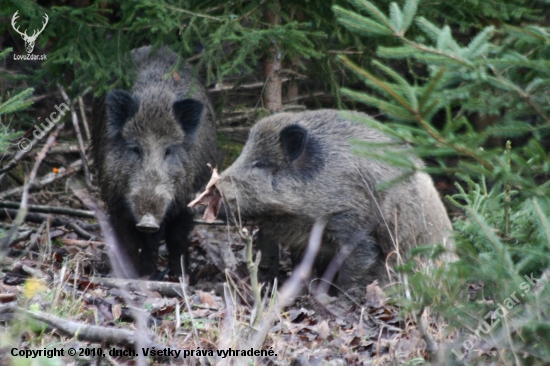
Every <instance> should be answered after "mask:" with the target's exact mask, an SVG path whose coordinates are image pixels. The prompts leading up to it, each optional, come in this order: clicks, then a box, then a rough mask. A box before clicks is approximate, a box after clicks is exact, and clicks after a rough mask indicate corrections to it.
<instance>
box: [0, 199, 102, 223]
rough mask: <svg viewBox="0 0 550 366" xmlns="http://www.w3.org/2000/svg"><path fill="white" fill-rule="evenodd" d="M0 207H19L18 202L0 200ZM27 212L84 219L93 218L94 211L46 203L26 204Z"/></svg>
mask: <svg viewBox="0 0 550 366" xmlns="http://www.w3.org/2000/svg"><path fill="white" fill-rule="evenodd" d="M0 207H5V208H15V209H18V208H19V202H13V201H0ZM27 209H28V210H29V212H40V213H47V214H58V215H68V216H75V217H83V218H86V219H95V216H94V213H93V212H92V211H87V210H78V209H72V208H65V207H55V206H46V205H27Z"/></svg>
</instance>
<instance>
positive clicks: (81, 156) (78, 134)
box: [58, 85, 91, 187]
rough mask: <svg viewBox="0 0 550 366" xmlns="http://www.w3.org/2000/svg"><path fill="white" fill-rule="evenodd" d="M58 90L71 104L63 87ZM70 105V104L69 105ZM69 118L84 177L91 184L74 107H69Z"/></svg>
mask: <svg viewBox="0 0 550 366" xmlns="http://www.w3.org/2000/svg"><path fill="white" fill-rule="evenodd" d="M58 87H59V92H60V93H61V96H62V97H63V99H64V100H65V103H67V104H69V105H71V100H70V99H69V96H68V95H67V93H65V89H63V87H62V86H60V85H58ZM71 107H72V105H71ZM70 112H71V119H72V121H73V127H74V132H75V134H76V138H77V140H78V146H79V147H80V159H81V160H82V167H83V169H84V178H85V179H86V184H87V185H88V187H89V186H91V182H90V171H89V170H88V159H87V158H86V150H85V148H84V141H83V140H82V134H81V133H80V127H79V126H78V116H77V114H76V111H75V110H74V108H71V111H70Z"/></svg>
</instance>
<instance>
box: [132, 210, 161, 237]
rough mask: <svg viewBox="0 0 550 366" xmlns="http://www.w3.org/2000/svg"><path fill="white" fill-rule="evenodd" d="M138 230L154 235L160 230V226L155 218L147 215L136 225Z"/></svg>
mask: <svg viewBox="0 0 550 366" xmlns="http://www.w3.org/2000/svg"><path fill="white" fill-rule="evenodd" d="M136 229H138V230H139V231H141V232H144V233H154V232H155V231H158V230H159V229H160V225H159V224H158V222H157V220H156V219H155V216H153V215H151V214H146V215H143V217H142V218H141V220H139V222H138V223H137V224H136Z"/></svg>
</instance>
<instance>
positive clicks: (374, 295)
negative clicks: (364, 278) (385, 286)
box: [366, 280, 386, 308]
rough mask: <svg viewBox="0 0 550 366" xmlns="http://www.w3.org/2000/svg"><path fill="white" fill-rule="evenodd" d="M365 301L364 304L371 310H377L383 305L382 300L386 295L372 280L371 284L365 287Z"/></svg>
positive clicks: (375, 281) (376, 282)
mask: <svg viewBox="0 0 550 366" xmlns="http://www.w3.org/2000/svg"><path fill="white" fill-rule="evenodd" d="M366 297H367V299H366V304H367V306H369V307H372V308H379V307H381V306H382V305H384V299H385V297H386V295H385V294H384V291H382V289H381V288H380V287H378V281H377V280H374V282H373V283H371V284H370V285H368V286H367V296H366Z"/></svg>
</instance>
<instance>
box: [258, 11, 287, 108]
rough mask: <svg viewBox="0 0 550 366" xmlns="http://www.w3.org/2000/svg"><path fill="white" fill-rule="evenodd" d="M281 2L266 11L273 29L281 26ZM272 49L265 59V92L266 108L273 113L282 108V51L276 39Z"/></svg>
mask: <svg viewBox="0 0 550 366" xmlns="http://www.w3.org/2000/svg"><path fill="white" fill-rule="evenodd" d="M279 11H280V5H279V2H278V1H277V2H272V3H271V5H270V7H268V8H267V9H266V11H265V19H266V21H267V23H269V24H271V25H272V27H277V26H278V25H279V24H281V17H280V16H279ZM271 42H272V47H270V49H269V50H268V51H267V54H266V56H265V58H264V77H265V88H264V92H263V96H262V98H263V103H264V108H266V109H268V110H269V111H271V112H272V113H275V112H277V111H279V110H280V109H281V108H282V106H283V105H282V101H281V100H282V80H281V75H280V70H281V50H280V48H279V45H278V44H277V41H276V40H275V39H273V40H271Z"/></svg>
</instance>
